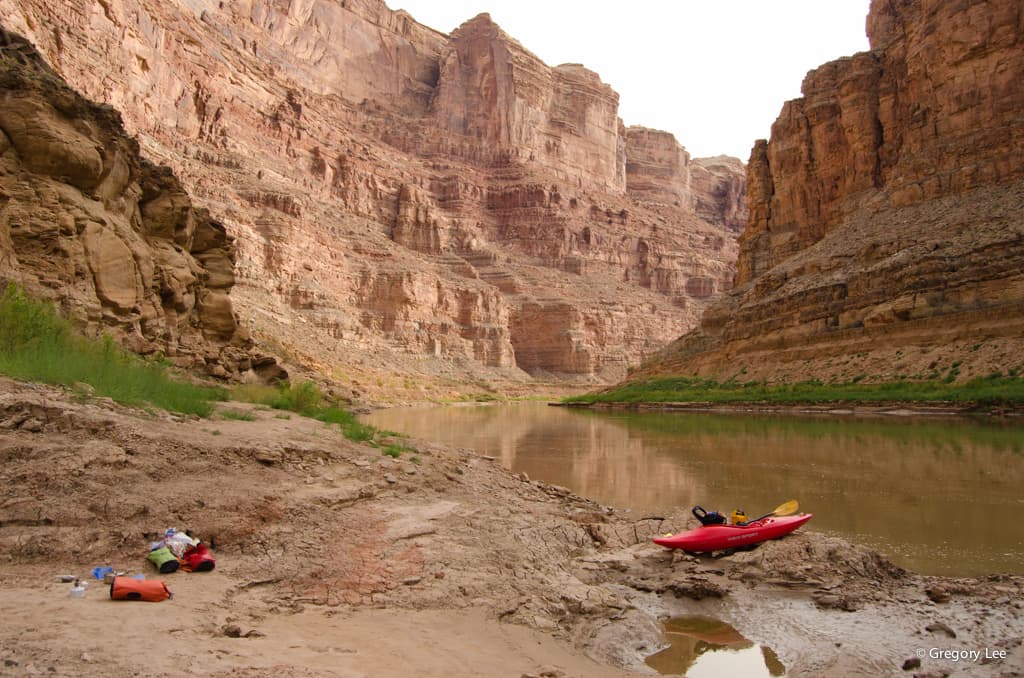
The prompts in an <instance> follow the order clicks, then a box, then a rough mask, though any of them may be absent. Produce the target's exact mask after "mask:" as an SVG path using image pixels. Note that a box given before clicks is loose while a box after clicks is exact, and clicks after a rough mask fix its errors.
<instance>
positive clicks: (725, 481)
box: [365, 403, 1024, 575]
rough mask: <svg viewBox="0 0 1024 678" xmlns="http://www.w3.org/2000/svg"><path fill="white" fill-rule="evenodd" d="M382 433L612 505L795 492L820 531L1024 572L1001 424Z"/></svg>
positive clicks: (732, 424) (761, 420) (585, 417)
mask: <svg viewBox="0 0 1024 678" xmlns="http://www.w3.org/2000/svg"><path fill="white" fill-rule="evenodd" d="M365 420H366V421H367V422H368V423H371V424H374V425H375V426H378V427H380V428H385V429H389V430H393V431H400V432H402V433H406V434H408V435H411V436H413V437H417V438H424V439H427V440H435V441H438V442H444V443H447V444H452V445H456V446H460V447H469V448H473V449H475V450H477V451H478V452H480V453H481V454H489V455H492V456H495V457H498V458H499V459H500V460H501V461H502V463H503V464H504V465H505V466H507V467H508V468H510V469H512V470H513V471H517V472H518V471H525V472H526V473H527V474H528V475H529V476H530V477H531V478H537V479H541V480H544V481H546V482H549V483H554V484H557V485H564V486H566V487H569V488H571V489H572V490H573V491H575V492H577V493H579V494H581V495H584V496H587V497H590V498H592V499H594V500H595V501H598V502H600V503H602V504H607V505H612V506H615V507H617V508H630V509H632V510H634V511H636V512H642V513H658V514H661V513H664V512H667V511H673V510H679V509H682V508H688V507H689V506H691V505H693V504H701V505H703V506H704V507H705V508H708V509H717V510H719V511H723V512H729V511H731V510H732V509H734V508H742V509H745V510H746V512H747V514H748V515H750V514H760V513H764V512H767V511H770V510H771V509H772V508H774V507H775V506H777V505H778V504H779V503H781V502H782V501H785V500H786V499H790V498H796V499H798V500H799V501H800V507H801V509H802V510H805V511H810V512H813V513H814V514H815V515H814V520H813V521H812V523H811V524H810V525H809V527H810V528H812V529H816V530H819V531H822V530H823V531H827V532H831V533H835V534H839V535H842V536H844V537H846V538H848V539H850V540H851V541H854V542H858V543H863V544H866V545H868V546H871V547H873V548H876V549H878V550H880V551H882V552H883V553H886V554H887V555H889V556H890V557H891V558H892V559H893V560H894V561H896V562H897V563H898V564H900V565H903V566H904V567H908V568H911V569H913V570H916V571H919V572H923V573H928V574H953V575H970V574H984V573H992V572H1015V573H1024V521H1022V520H1018V517H1019V516H1018V515H1017V514H1018V513H1019V512H1021V510H1022V509H1024V493H1022V491H1021V488H1022V487H1024V428H1021V427H1020V426H1019V425H1017V426H1013V425H1006V424H998V423H992V422H985V423H978V422H973V421H963V420H941V421H937V420H935V419H929V420H920V419H913V420H911V419H905V418H900V419H898V420H894V419H872V420H863V419H854V418H852V417H841V416H833V417H820V418H800V417H791V416H786V417H781V416H780V417H771V416H756V417H754V416H736V415H710V414H695V413H636V412H593V411H589V410H571V409H568V408H563V407H548V406H546V405H543V404H536V403H534V404H516V405H492V406H478V407H464V406H463V407H436V408H414V409H393V410H382V411H378V412H374V413H373V414H371V415H368V416H367V417H365Z"/></svg>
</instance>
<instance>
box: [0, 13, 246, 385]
mask: <svg viewBox="0 0 1024 678" xmlns="http://www.w3.org/2000/svg"><path fill="white" fill-rule="evenodd" d="M0 83H2V91H0V139H2V140H3V143H2V144H0V279H3V280H4V281H13V282H16V283H18V284H19V285H21V286H23V287H25V288H27V289H28V290H29V291H30V292H31V293H34V294H38V295H41V296H44V297H46V298H50V299H56V300H59V301H60V302H61V304H62V306H63V308H64V309H65V311H66V312H68V313H69V314H70V315H71V316H73V317H75V318H76V319H78V320H80V321H81V322H82V323H83V324H84V325H85V326H86V328H87V329H88V330H89V331H91V332H93V333H98V332H100V331H107V332H112V333H113V334H114V335H115V336H117V337H119V338H120V339H121V340H122V342H123V343H125V344H126V345H127V346H128V347H130V348H131V349H133V350H135V351H137V352H139V353H144V354H149V353H155V352H157V351H160V352H162V353H163V354H164V355H167V356H169V357H172V358H174V359H175V360H176V361H177V362H178V363H179V364H181V365H182V366H185V367H190V368H204V369H207V370H209V371H210V372H211V373H212V372H214V371H216V373H218V374H229V373H235V374H236V375H239V373H241V372H244V371H247V370H249V369H250V367H251V361H250V359H249V358H250V356H249V355H248V350H249V348H250V342H249V339H248V335H247V333H246V331H245V330H244V329H243V328H240V327H239V326H238V324H237V322H236V320H235V315H234V311H233V309H232V305H231V300H230V298H229V296H228V292H229V291H230V289H231V286H232V285H233V283H234V275H233V272H232V268H233V259H234V244H233V242H232V239H231V238H229V237H228V236H227V234H226V232H225V230H224V227H223V226H222V225H221V224H219V223H218V222H216V221H214V220H213V219H211V218H210V216H209V214H208V213H207V212H206V211H205V210H200V209H197V208H195V207H194V206H193V205H192V203H191V201H190V200H189V198H188V196H187V195H186V194H185V192H184V190H183V189H182V188H181V185H180V184H179V183H178V180H177V179H176V178H175V177H174V175H173V174H172V173H171V172H170V170H168V169H167V168H165V167H157V166H154V165H152V164H151V163H148V162H146V161H144V160H142V159H141V158H140V157H139V149H138V144H137V143H136V142H135V141H134V140H132V139H129V138H128V137H127V136H126V135H125V133H124V130H123V128H122V127H121V120H120V116H119V115H118V114H117V113H116V112H115V111H114V110H113V109H111V108H110V107H107V106H98V105H95V104H93V103H91V102H88V101H86V100H85V99H83V98H82V97H81V96H79V95H78V94H76V93H75V92H73V91H72V90H71V89H69V88H68V87H67V86H66V85H65V84H64V83H63V81H62V80H61V79H60V78H59V77H58V76H57V75H56V74H55V73H53V71H51V70H50V68H49V67H48V66H47V65H46V64H45V63H44V62H43V61H42V59H41V58H40V57H39V55H38V54H37V53H36V51H35V49H34V48H33V47H32V46H31V44H29V43H28V42H27V41H26V40H24V39H23V38H21V37H19V36H16V35H13V34H10V33H7V32H5V31H3V30H2V29H0Z"/></svg>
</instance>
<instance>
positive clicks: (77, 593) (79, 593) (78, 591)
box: [70, 580, 85, 598]
mask: <svg viewBox="0 0 1024 678" xmlns="http://www.w3.org/2000/svg"><path fill="white" fill-rule="evenodd" d="M70 595H71V597H72V598H85V584H83V583H82V582H81V581H79V580H76V581H75V585H74V586H72V587H71V594H70Z"/></svg>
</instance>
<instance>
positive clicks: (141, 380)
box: [0, 284, 225, 417]
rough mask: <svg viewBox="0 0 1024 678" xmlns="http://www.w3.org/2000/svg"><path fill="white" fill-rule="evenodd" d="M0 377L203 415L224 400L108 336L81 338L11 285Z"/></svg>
mask: <svg viewBox="0 0 1024 678" xmlns="http://www.w3.org/2000/svg"><path fill="white" fill-rule="evenodd" d="M0 373H3V374H6V375H8V376H10V377H13V378H15V379H25V380H29V381H42V382H45V383H49V384H62V385H66V386H70V385H73V384H75V383H85V384H88V385H90V386H91V387H92V388H93V389H94V391H95V393H96V395H98V396H105V397H109V398H112V399H113V400H115V401H117V402H119V403H123V404H126V405H133V406H140V407H142V406H146V405H152V406H154V407H159V408H161V409H165V410H170V411H172V412H180V413H183V414H196V415H199V416H203V417H205V416H208V415H209V414H210V413H211V412H212V411H213V404H212V401H214V400H223V399H224V398H225V392H224V391H223V389H217V388H208V387H201V386H196V385H194V384H189V383H184V382H181V381H177V380H175V379H173V378H171V376H170V375H168V373H167V369H166V367H165V365H163V364H161V362H160V361H146V360H143V359H141V358H139V357H138V356H136V355H134V354H131V353H128V352H127V351H124V350H122V349H121V348H120V347H118V346H117V344H115V343H114V340H113V339H111V338H110V337H109V336H104V337H103V338H102V339H98V340H97V339H88V338H86V337H84V336H82V335H81V334H79V333H78V332H76V331H75V329H74V327H73V326H72V324H71V323H70V322H69V321H67V320H66V319H64V318H62V317H60V316H59V315H58V314H57V312H56V310H55V309H54V307H53V305H52V304H50V303H48V302H43V301H38V300H35V299H31V298H30V297H28V296H27V295H26V294H25V293H24V292H22V291H21V290H20V289H18V287H17V286H15V285H13V284H10V285H8V286H7V288H6V289H4V291H3V292H2V293H0Z"/></svg>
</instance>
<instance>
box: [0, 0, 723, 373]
mask: <svg viewBox="0 0 1024 678" xmlns="http://www.w3.org/2000/svg"><path fill="white" fill-rule="evenodd" d="M0 14H2V15H3V16H4V17H5V21H7V22H9V26H10V27H12V28H14V29H16V30H21V31H24V32H26V34H27V35H29V36H30V37H31V39H32V40H33V41H35V42H36V43H37V44H39V45H40V48H41V49H42V51H43V52H44V53H45V54H46V55H47V57H48V58H49V59H50V60H51V62H52V63H53V64H55V66H56V67H57V68H58V70H60V72H61V73H62V74H64V76H65V77H67V78H68V80H69V81H70V82H71V83H72V84H73V85H75V86H76V87H79V88H81V89H82V90H83V91H84V92H85V93H86V94H87V95H89V96H91V97H93V98H96V99H98V100H101V101H105V102H109V103H111V104H113V105H115V106H117V107H118V108H121V109H122V110H123V113H124V115H125V119H126V124H127V126H128V127H129V128H130V129H131V130H133V131H135V132H136V133H138V135H139V139H140V142H141V144H142V146H143V149H144V150H145V151H146V152H147V153H148V154H150V155H151V156H152V157H154V158H156V159H157V160H159V161H160V162H164V163H167V164H168V165H170V166H171V167H173V168H174V169H175V171H176V172H177V173H178V174H179V176H181V177H182V180H183V182H184V184H185V185H186V187H187V188H188V189H189V190H190V192H191V193H192V195H193V196H194V199H195V200H196V201H197V202H199V204H202V205H204V206H208V208H209V209H210V210H211V212H212V213H213V214H214V215H216V217H217V218H218V219H219V220H221V221H222V222H223V223H224V224H225V226H226V227H227V229H228V231H229V232H230V233H231V234H232V235H233V236H235V238H236V242H237V250H238V257H237V265H236V269H235V275H236V278H237V284H236V286H235V287H234V288H233V291H232V298H233V299H234V300H235V303H236V306H238V308H240V309H241V310H242V312H243V313H242V315H243V317H244V318H245V319H246V322H247V324H248V325H249V326H250V327H251V328H252V330H253V332H254V334H255V335H256V337H257V338H258V339H261V340H265V341H267V342H268V344H273V345H274V346H275V348H276V350H280V351H282V352H283V353H286V354H288V355H289V356H292V357H295V358H297V359H303V360H304V361H306V362H312V363H315V364H317V365H318V366H319V367H321V368H322V369H323V370H324V371H332V370H333V371H334V372H335V373H338V374H344V375H345V376H347V377H349V378H353V379H355V378H357V377H358V379H359V380H360V381H362V385H365V384H366V380H367V379H368V378H369V375H370V374H371V373H379V372H392V373H396V374H408V373H411V372H412V373H423V374H430V375H433V376H437V375H440V376H443V377H449V376H455V375H457V374H458V375H463V376H464V375H467V374H469V375H474V374H475V375H477V376H480V377H481V378H486V379H495V378H496V379H523V378H525V374H524V370H526V371H533V372H537V373H544V374H548V373H550V374H562V373H566V372H568V373H569V374H574V375H577V376H579V377H582V378H587V379H589V378H592V377H594V375H600V376H601V378H612V377H615V376H617V375H621V374H623V373H624V370H625V367H626V366H627V365H632V364H637V363H638V362H639V361H640V360H641V359H642V357H643V356H644V355H647V354H648V353H650V352H652V351H653V350H655V349H656V348H657V347H658V346H659V345H661V344H663V343H665V342H666V341H668V340H670V339H671V338H672V337H674V336H677V335H678V334H679V333H681V332H682V331H684V330H685V329H687V328H688V327H691V326H693V325H694V324H695V323H696V321H697V318H698V317H699V315H700V312H701V310H702V309H703V307H704V306H705V305H706V303H707V299H708V298H709V297H710V296H711V295H713V294H715V293H717V292H719V291H721V290H722V289H726V288H727V287H728V286H729V285H730V284H731V280H732V277H733V265H732V263H731V262H732V261H733V260H734V256H735V252H736V245H735V240H734V238H733V234H732V233H731V232H730V230H729V219H730V218H732V217H729V216H726V215H727V214H729V213H730V210H733V208H734V205H733V204H732V202H731V201H732V199H733V198H732V196H734V195H735V194H737V193H738V192H739V191H738V189H737V187H736V186H735V185H734V183H735V176H736V175H735V173H734V174H733V175H732V177H731V178H730V177H728V176H725V175H723V176H722V177H721V178H720V179H715V180H713V181H705V182H704V183H702V184H701V185H702V187H704V188H702V189H700V190H694V189H691V188H690V183H691V180H690V177H689V175H688V174H687V172H686V168H685V167H680V168H679V173H678V174H677V175H676V177H675V178H674V179H673V180H671V181H663V182H662V183H661V184H660V185H659V186H658V187H654V186H650V187H648V188H647V189H644V191H643V194H642V195H639V194H638V195H637V196H636V197H635V198H634V195H633V193H632V191H630V190H628V189H627V179H626V156H627V153H628V152H629V151H628V147H629V143H628V141H629V140H628V137H627V134H626V131H625V130H624V128H623V126H622V124H621V121H620V120H619V119H618V117H617V114H616V112H617V103H618V96H617V95H616V94H615V92H614V91H613V90H612V89H611V88H610V87H608V86H607V85H605V84H604V83H602V82H601V81H600V78H599V77H598V76H597V75H596V74H594V73H592V72H590V71H588V70H586V69H585V68H583V67H581V66H578V65H572V64H566V65H562V66H558V67H555V68H551V67H549V66H547V65H545V64H544V63H543V62H541V61H540V60H539V59H537V58H536V57H535V56H534V55H532V54H531V53H529V52H528V51H527V50H525V49H524V48H523V47H522V46H521V45H519V44H518V43H517V42H516V41H515V40H513V39H511V38H510V37H508V36H507V35H505V34H504V33H503V32H501V30H500V29H499V28H498V27H497V26H496V25H495V24H494V23H493V22H492V21H491V20H490V18H489V17H488V16H487V15H481V16H478V17H476V18H474V19H472V20H470V21H468V22H466V24H464V25H463V26H461V27H460V28H459V29H458V30H456V31H455V32H454V33H453V34H452V35H451V36H445V35H442V34H440V33H437V32H435V31H432V30H430V29H428V28H426V27H423V26H421V25H419V24H417V23H416V22H414V21H412V19H411V18H410V17H409V16H408V15H407V14H405V13H404V12H392V11H391V10H389V9H387V7H386V6H385V5H384V3H383V2H380V1H379V0H359V1H358V2H351V1H350V2H346V3H338V2H333V1H328V0H309V1H308V2H302V3H297V2H292V3H285V4H282V3H278V2H271V1H270V0H244V1H243V2H232V3H220V2H216V1H214V0H188V1H187V2H186V0H171V1H170V2H164V3H153V2H149V1H148V0H105V2H104V3H102V4H99V5H98V4H95V3H91V2H87V1H86V0H61V2H56V1H55V0H0ZM669 138H670V136H669ZM672 146H673V148H675V149H678V150H677V151H675V152H676V153H678V154H680V155H681V157H686V156H685V151H683V150H682V149H681V147H679V146H678V145H677V144H675V141H674V140H672ZM726 174H728V172H726ZM676 180H678V182H680V184H681V185H676V184H674V183H673V181H676ZM741 183H742V182H741ZM723 185H727V188H726V189H725V190H724V192H723V188H722V187H723ZM658 191H662V192H667V194H671V195H685V194H690V195H691V196H692V197H690V198H689V199H688V202H685V203H683V202H680V204H679V205H678V206H677V205H676V204H675V202H676V201H675V200H674V199H672V200H667V199H664V197H659V196H658V195H657V193H658ZM695 204H701V205H705V208H702V211H701V214H704V215H710V214H712V213H714V214H715V215H716V216H715V217H714V218H711V217H710V216H705V217H704V218H701V217H700V216H698V215H697V214H695V213H694V207H693V205H695ZM711 205H714V207H709V206H711ZM716 210H720V211H716ZM718 214H721V216H717V215H718ZM524 318H533V319H536V325H535V327H534V328H533V329H532V330H531V329H530V327H529V326H527V325H524V320H523V319H524ZM567 333H570V334H572V336H573V337H574V339H573V340H572V341H569V340H567V336H569V335H568V334H567ZM545 343H546V344H547V345H549V346H550V347H552V348H544V347H543V346H544V345H545ZM521 356H522V357H523V359H522V360H520V357H521ZM374 380H375V379H374Z"/></svg>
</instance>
